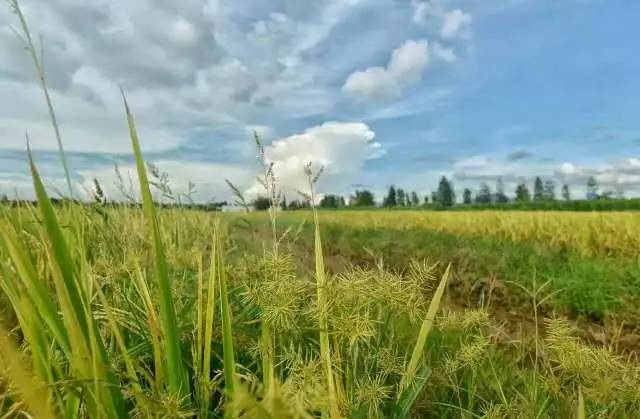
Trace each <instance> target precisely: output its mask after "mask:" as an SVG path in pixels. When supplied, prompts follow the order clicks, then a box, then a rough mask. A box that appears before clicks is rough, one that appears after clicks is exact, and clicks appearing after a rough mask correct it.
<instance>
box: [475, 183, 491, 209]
mask: <svg viewBox="0 0 640 419" xmlns="http://www.w3.org/2000/svg"><path fill="white" fill-rule="evenodd" d="M490 203H491V188H489V185H487V184H486V183H485V182H482V183H481V184H480V190H479V191H478V193H477V194H476V204H490Z"/></svg>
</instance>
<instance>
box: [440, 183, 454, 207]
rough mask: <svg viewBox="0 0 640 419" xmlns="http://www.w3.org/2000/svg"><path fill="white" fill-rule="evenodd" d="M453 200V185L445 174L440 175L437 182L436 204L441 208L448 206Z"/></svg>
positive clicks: (450, 205) (451, 204) (452, 203)
mask: <svg viewBox="0 0 640 419" xmlns="http://www.w3.org/2000/svg"><path fill="white" fill-rule="evenodd" d="M455 202H456V194H455V192H454V190H453V185H452V184H451V182H450V181H449V180H448V179H447V178H446V177H445V176H442V178H440V183H439V184H438V204H439V205H440V206H441V207H443V208H450V207H452V206H453V205H454V204H455Z"/></svg>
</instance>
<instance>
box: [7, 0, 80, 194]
mask: <svg viewBox="0 0 640 419" xmlns="http://www.w3.org/2000/svg"><path fill="white" fill-rule="evenodd" d="M9 5H10V7H11V9H12V10H13V11H14V13H15V14H16V15H17V16H18V20H19V21H20V27H21V29H22V36H19V35H18V36H19V37H20V39H21V40H22V42H23V43H24V46H25V48H26V49H27V51H29V55H31V59H32V61H33V65H34V66H35V69H36V75H37V76H38V81H39V82H40V87H41V88H42V92H43V94H44V98H45V101H46V102H47V109H48V110H49V117H50V118H51V125H52V126H53V132H54V134H55V136H56V141H57V143H58V151H59V153H60V161H61V162H62V168H63V169H64V177H65V180H66V182H67V188H68V189H69V197H70V198H73V196H74V194H73V186H72V184H71V176H70V174H69V164H68V162H67V155H66V153H65V151H64V146H63V145H62V136H61V135H60V128H59V127H58V120H57V118H56V113H55V111H54V109H53V103H52V101H51V96H50V95H49V89H48V87H47V79H46V77H45V71H44V60H43V56H44V52H43V51H42V50H41V51H40V54H41V55H40V57H38V53H37V51H36V47H35V45H34V44H33V39H32V37H31V31H30V30H29V25H28V24H27V20H26V19H25V17H24V14H23V13H22V10H21V9H20V4H19V3H18V0H9ZM41 49H44V47H43V46H42V45H41Z"/></svg>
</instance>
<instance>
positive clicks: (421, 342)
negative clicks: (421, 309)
mask: <svg viewBox="0 0 640 419" xmlns="http://www.w3.org/2000/svg"><path fill="white" fill-rule="evenodd" d="M450 270H451V265H448V266H447V269H446V270H445V272H444V275H443V276H442V279H441V280H440V284H438V288H437V289H436V292H435V293H434V294H433V298H432V299H431V303H429V309H428V310H427V315H426V317H425V318H424V320H423V321H422V326H421V327H420V332H419V333H418V339H417V340H416V344H415V346H414V348H413V352H412V354H411V359H410V360H409V365H407V369H406V370H405V372H404V375H403V376H402V379H401V381H400V388H401V389H404V388H407V386H409V385H411V384H412V383H413V381H414V379H415V377H416V372H417V370H418V367H419V364H420V362H421V361H422V357H423V356H424V347H425V345H426V343H427V338H428V337H429V332H430V331H431V328H432V327H433V322H434V320H435V318H436V313H437V312H438V309H439V308H440V300H441V299H442V295H443V294H444V291H445V289H446V287H447V282H448V280H449V274H450Z"/></svg>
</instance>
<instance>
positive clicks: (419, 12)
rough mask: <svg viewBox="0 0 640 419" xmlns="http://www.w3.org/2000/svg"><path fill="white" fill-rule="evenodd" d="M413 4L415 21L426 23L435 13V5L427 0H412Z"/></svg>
mask: <svg viewBox="0 0 640 419" xmlns="http://www.w3.org/2000/svg"><path fill="white" fill-rule="evenodd" d="M411 6H412V7H413V16H412V19H413V22H414V23H418V24H424V23H426V22H427V19H428V17H429V15H430V14H432V13H433V5H432V4H431V3H430V2H428V1H426V0H412V1H411Z"/></svg>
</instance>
